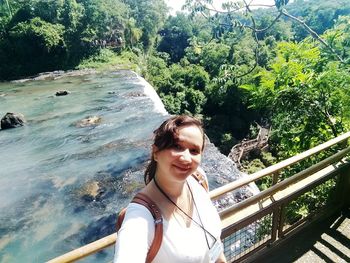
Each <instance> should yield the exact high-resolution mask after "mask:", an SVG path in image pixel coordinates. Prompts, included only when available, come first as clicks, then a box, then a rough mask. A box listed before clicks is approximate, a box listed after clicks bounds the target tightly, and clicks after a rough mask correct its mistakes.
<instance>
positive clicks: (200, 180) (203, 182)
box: [192, 170, 209, 192]
mask: <svg viewBox="0 0 350 263" xmlns="http://www.w3.org/2000/svg"><path fill="white" fill-rule="evenodd" d="M192 176H193V177H194V179H196V180H197V182H198V183H199V184H200V185H201V186H203V188H204V189H205V191H207V192H209V185H208V180H207V178H206V177H205V175H203V174H202V173H201V172H200V171H198V170H197V171H195V172H194V173H193V174H192Z"/></svg>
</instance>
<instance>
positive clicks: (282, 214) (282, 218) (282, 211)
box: [278, 204, 286, 238]
mask: <svg viewBox="0 0 350 263" xmlns="http://www.w3.org/2000/svg"><path fill="white" fill-rule="evenodd" d="M285 218H286V204H282V205H281V208H280V218H279V220H278V221H279V225H278V238H282V237H283V236H284V233H283V226H284V221H285Z"/></svg>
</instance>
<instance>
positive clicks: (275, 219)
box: [270, 207, 281, 244]
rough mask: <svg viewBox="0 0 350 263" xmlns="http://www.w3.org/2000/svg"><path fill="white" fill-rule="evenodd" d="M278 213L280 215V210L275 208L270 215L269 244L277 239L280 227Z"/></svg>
mask: <svg viewBox="0 0 350 263" xmlns="http://www.w3.org/2000/svg"><path fill="white" fill-rule="evenodd" d="M280 213H281V208H280V207H277V208H276V209H275V210H273V213H272V233H271V242H270V244H271V243H273V242H274V241H276V239H277V234H278V232H279V231H278V230H279V226H280Z"/></svg>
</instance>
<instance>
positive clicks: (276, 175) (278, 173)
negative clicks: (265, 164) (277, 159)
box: [272, 171, 280, 185]
mask: <svg viewBox="0 0 350 263" xmlns="http://www.w3.org/2000/svg"><path fill="white" fill-rule="evenodd" d="M279 176H280V172H279V171H277V172H275V173H273V175H272V185H275V184H277V183H278V179H279Z"/></svg>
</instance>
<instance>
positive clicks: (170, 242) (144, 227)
mask: <svg viewBox="0 0 350 263" xmlns="http://www.w3.org/2000/svg"><path fill="white" fill-rule="evenodd" d="M187 181H188V183H189V185H190V188H191V190H192V193H193V198H194V200H195V203H196V205H197V208H198V212H199V214H200V218H201V219H202V223H203V226H204V228H205V229H206V230H207V231H208V232H210V233H211V234H212V235H213V236H214V237H215V238H216V239H217V240H218V241H220V235H221V221H220V218H219V215H218V213H217V211H216V209H215V207H214V206H213V204H212V202H211V200H210V198H209V195H208V193H207V192H206V191H205V190H204V188H203V187H202V186H201V185H200V184H199V183H198V182H197V181H196V179H194V178H193V177H192V176H189V177H188V179H187ZM180 213H181V212H180ZM192 217H193V219H194V220H195V221H196V222H198V223H200V221H199V217H198V214H197V210H196V209H195V208H194V210H193V215H192ZM176 218H179V216H175V217H172V218H171V219H170V220H169V221H167V220H164V218H163V240H162V244H161V247H160V249H159V251H158V253H157V255H156V257H155V258H154V260H153V261H152V262H153V263H164V262H167V263H179V262H181V263H208V262H209V249H208V245H207V242H206V239H205V234H206V235H207V239H208V242H209V245H210V246H212V245H213V243H214V241H215V240H213V238H212V237H211V235H209V234H208V233H206V232H204V230H203V229H202V228H200V227H199V226H198V225H197V224H196V223H194V222H191V225H190V226H189V227H184V226H183V225H181V224H179V223H178V221H177V219H176ZM154 228H155V227H154V219H153V217H152V215H151V213H150V212H149V211H148V209H147V208H145V207H144V206H142V205H139V204H135V203H130V204H129V205H128V207H127V212H126V214H125V218H124V221H123V224H122V226H121V228H120V230H119V232H118V237H117V242H116V247H115V256H114V263H130V262H133V263H141V262H142V263H144V262H145V260H146V256H147V252H148V249H149V247H150V245H151V243H152V241H153V237H154ZM220 242H221V241H220Z"/></svg>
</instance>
